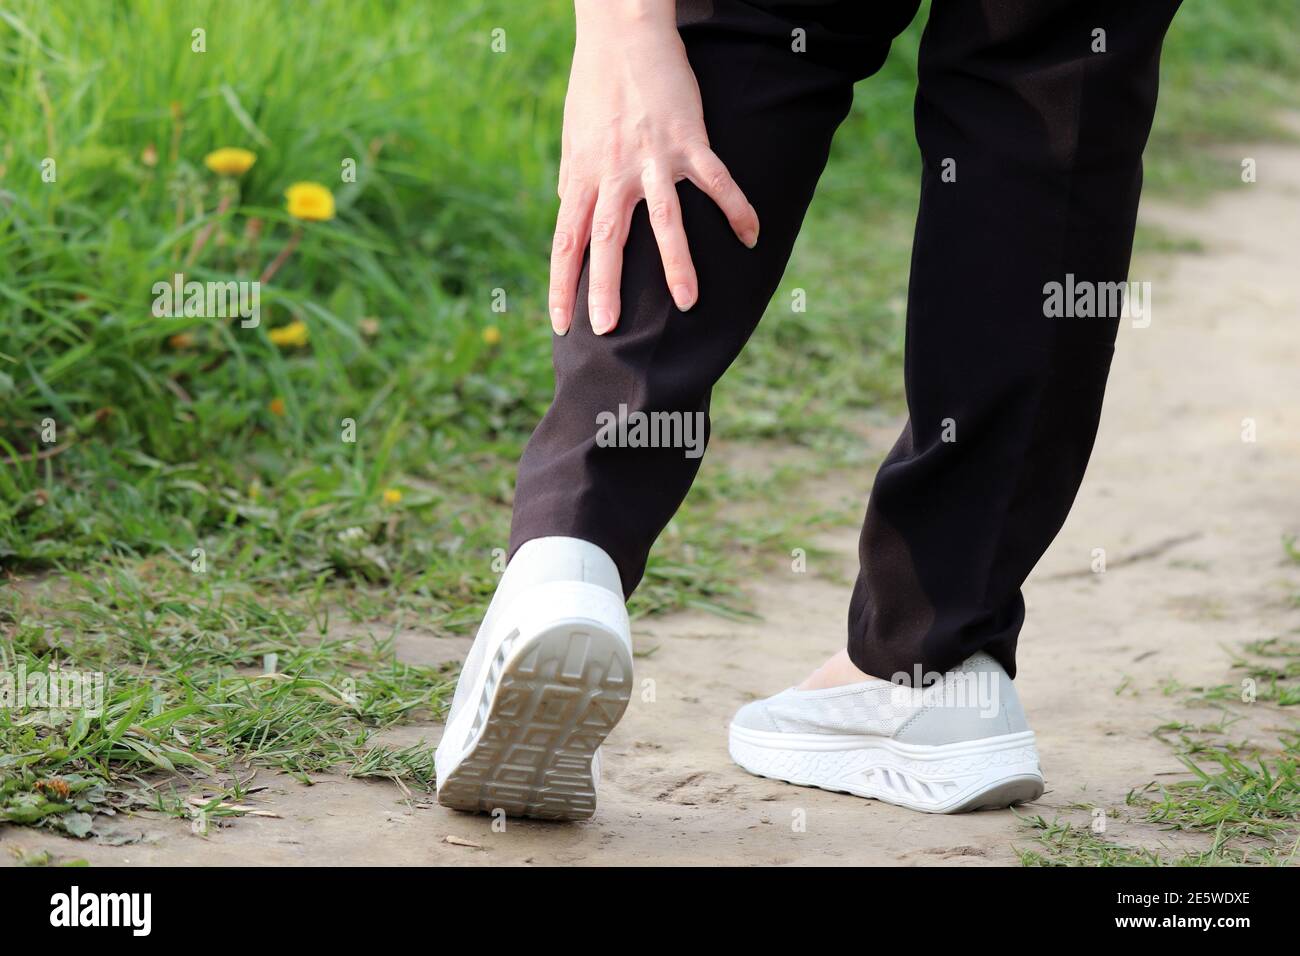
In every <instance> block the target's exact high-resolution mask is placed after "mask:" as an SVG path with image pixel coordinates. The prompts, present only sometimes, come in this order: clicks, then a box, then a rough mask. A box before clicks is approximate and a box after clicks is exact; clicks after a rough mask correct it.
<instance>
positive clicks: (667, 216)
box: [650, 199, 673, 226]
mask: <svg viewBox="0 0 1300 956" xmlns="http://www.w3.org/2000/svg"><path fill="white" fill-rule="evenodd" d="M650 221H651V222H652V223H654V224H655V225H656V226H668V225H671V224H672V221H673V206H672V203H670V202H669V201H668V200H666V199H657V200H655V201H654V202H652V203H651V204H650Z"/></svg>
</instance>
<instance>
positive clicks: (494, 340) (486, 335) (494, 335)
mask: <svg viewBox="0 0 1300 956" xmlns="http://www.w3.org/2000/svg"><path fill="white" fill-rule="evenodd" d="M483 341H484V342H486V343H487V344H488V345H496V344H498V343H499V342H500V341H501V330H500V329H498V328H497V327H496V326H495V325H489V326H488V327H487V328H486V329H484V330H483Z"/></svg>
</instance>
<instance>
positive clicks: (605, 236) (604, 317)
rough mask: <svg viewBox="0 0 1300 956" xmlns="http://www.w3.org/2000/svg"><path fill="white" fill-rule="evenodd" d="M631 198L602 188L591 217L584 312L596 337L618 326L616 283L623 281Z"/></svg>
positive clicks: (617, 191) (625, 193)
mask: <svg viewBox="0 0 1300 956" xmlns="http://www.w3.org/2000/svg"><path fill="white" fill-rule="evenodd" d="M633 201H634V200H633V197H632V194H631V193H630V192H629V191H628V190H625V189H620V188H617V187H611V186H609V185H606V186H604V187H602V188H601V190H600V195H599V196H598V197H597V199H596V208H595V210H594V211H593V212H592V216H591V271H590V273H589V275H588V280H587V310H588V312H589V313H590V316H591V330H592V331H593V332H595V333H596V334H597V335H604V334H605V333H606V332H608V331H610V330H611V329H613V328H614V326H616V325H618V313H619V298H618V290H619V283H620V281H621V280H622V277H623V243H624V242H626V241H627V229H628V220H629V219H630V218H631V211H632V203H633Z"/></svg>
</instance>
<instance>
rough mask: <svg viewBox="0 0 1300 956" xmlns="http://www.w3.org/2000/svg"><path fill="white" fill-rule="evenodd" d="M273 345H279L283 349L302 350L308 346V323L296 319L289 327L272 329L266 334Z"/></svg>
mask: <svg viewBox="0 0 1300 956" xmlns="http://www.w3.org/2000/svg"><path fill="white" fill-rule="evenodd" d="M266 336H267V338H269V339H270V340H271V344H273V345H278V346H280V348H282V349H288V348H302V346H304V345H306V344H307V339H308V338H309V333H308V332H307V323H306V322H303V321H301V320H300V319H294V320H293V321H292V322H290V323H289V324H288V325H282V326H280V327H279V328H278V329H271V331H269V332H267V333H266Z"/></svg>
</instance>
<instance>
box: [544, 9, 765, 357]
mask: <svg viewBox="0 0 1300 956" xmlns="http://www.w3.org/2000/svg"><path fill="white" fill-rule="evenodd" d="M576 7H577V13H578V35H577V45H576V47H575V49H574V54H573V69H572V71H571V72H570V74H569V92H568V96H567V97H566V99H565V103H564V139H563V155H562V157H561V160H560V184H559V193H560V213H559V218H558V221H557V223H556V226H555V241H554V243H553V246H552V250H551V289H550V312H551V326H552V327H553V328H554V329H555V331H556V332H557V333H558V334H560V335H563V334H564V333H566V332H567V331H568V330H569V325H570V324H571V323H572V321H573V307H574V299H575V297H576V293H577V287H578V276H579V273H580V272H581V271H582V254H583V251H584V249H585V248H586V247H587V243H588V242H589V241H590V243H591V271H590V277H589V282H588V290H587V306H588V311H589V313H590V316H591V327H592V329H593V330H594V331H595V332H596V334H597V335H603V334H604V333H606V332H608V331H610V330H611V329H613V328H614V327H615V326H616V325H618V316H619V281H620V278H621V275H622V267H623V244H624V242H626V240H627V233H628V226H629V223H630V221H631V218H632V210H633V208H634V207H635V206H636V204H637V202H638V201H640V200H641V199H642V198H644V199H645V200H646V204H647V206H648V208H649V212H650V223H651V225H652V227H653V229H654V234H655V239H656V241H657V242H658V244H659V254H660V257H661V258H662V259H663V264H664V273H665V275H666V276H667V279H668V288H669V291H670V292H671V293H672V297H673V301H674V302H675V303H676V304H677V308H679V309H682V310H683V311H685V310H686V309H689V308H690V307H691V306H693V305H694V304H695V299H696V296H697V294H698V285H697V283H696V278H695V266H694V265H693V264H692V262H691V253H690V250H689V249H688V248H687V244H686V233H685V232H684V231H683V230H682V211H681V206H680V205H679V203H678V201H677V189H676V184H677V183H678V182H680V181H681V180H683V179H689V180H690V181H691V182H692V183H694V184H695V185H696V186H697V187H699V188H700V189H701V190H702V191H703V192H704V193H705V194H707V195H708V196H709V197H710V198H711V199H712V200H713V201H714V202H715V203H717V204H718V207H719V208H720V209H721V210H722V212H723V213H724V214H725V215H726V217H727V220H728V221H729V222H730V223H731V228H732V229H733V230H734V231H735V233H736V236H737V237H738V238H739V239H740V241H741V242H743V243H744V244H745V245H746V246H749V247H750V248H753V247H754V244H755V243H757V242H758V216H757V214H756V213H755V212H754V207H753V206H751V205H750V204H749V200H748V199H746V198H745V195H744V193H742V192H741V191H740V187H739V186H737V185H736V183H735V181H734V180H733V179H732V178H731V174H730V173H729V172H727V167H726V166H724V165H723V163H722V160H720V159H718V157H717V156H715V155H714V153H713V151H712V150H711V149H709V138H708V134H707V133H706V132H705V129H704V111H703V108H702V106H701V105H700V90H699V86H698V85H697V84H696V82H695V74H694V73H693V72H691V67H690V64H689V63H688V62H687V60H686V49H685V47H684V46H683V45H682V41H681V37H680V36H678V33H677V23H676V13H675V7H676V4H675V3H674V0H577V3H576Z"/></svg>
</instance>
